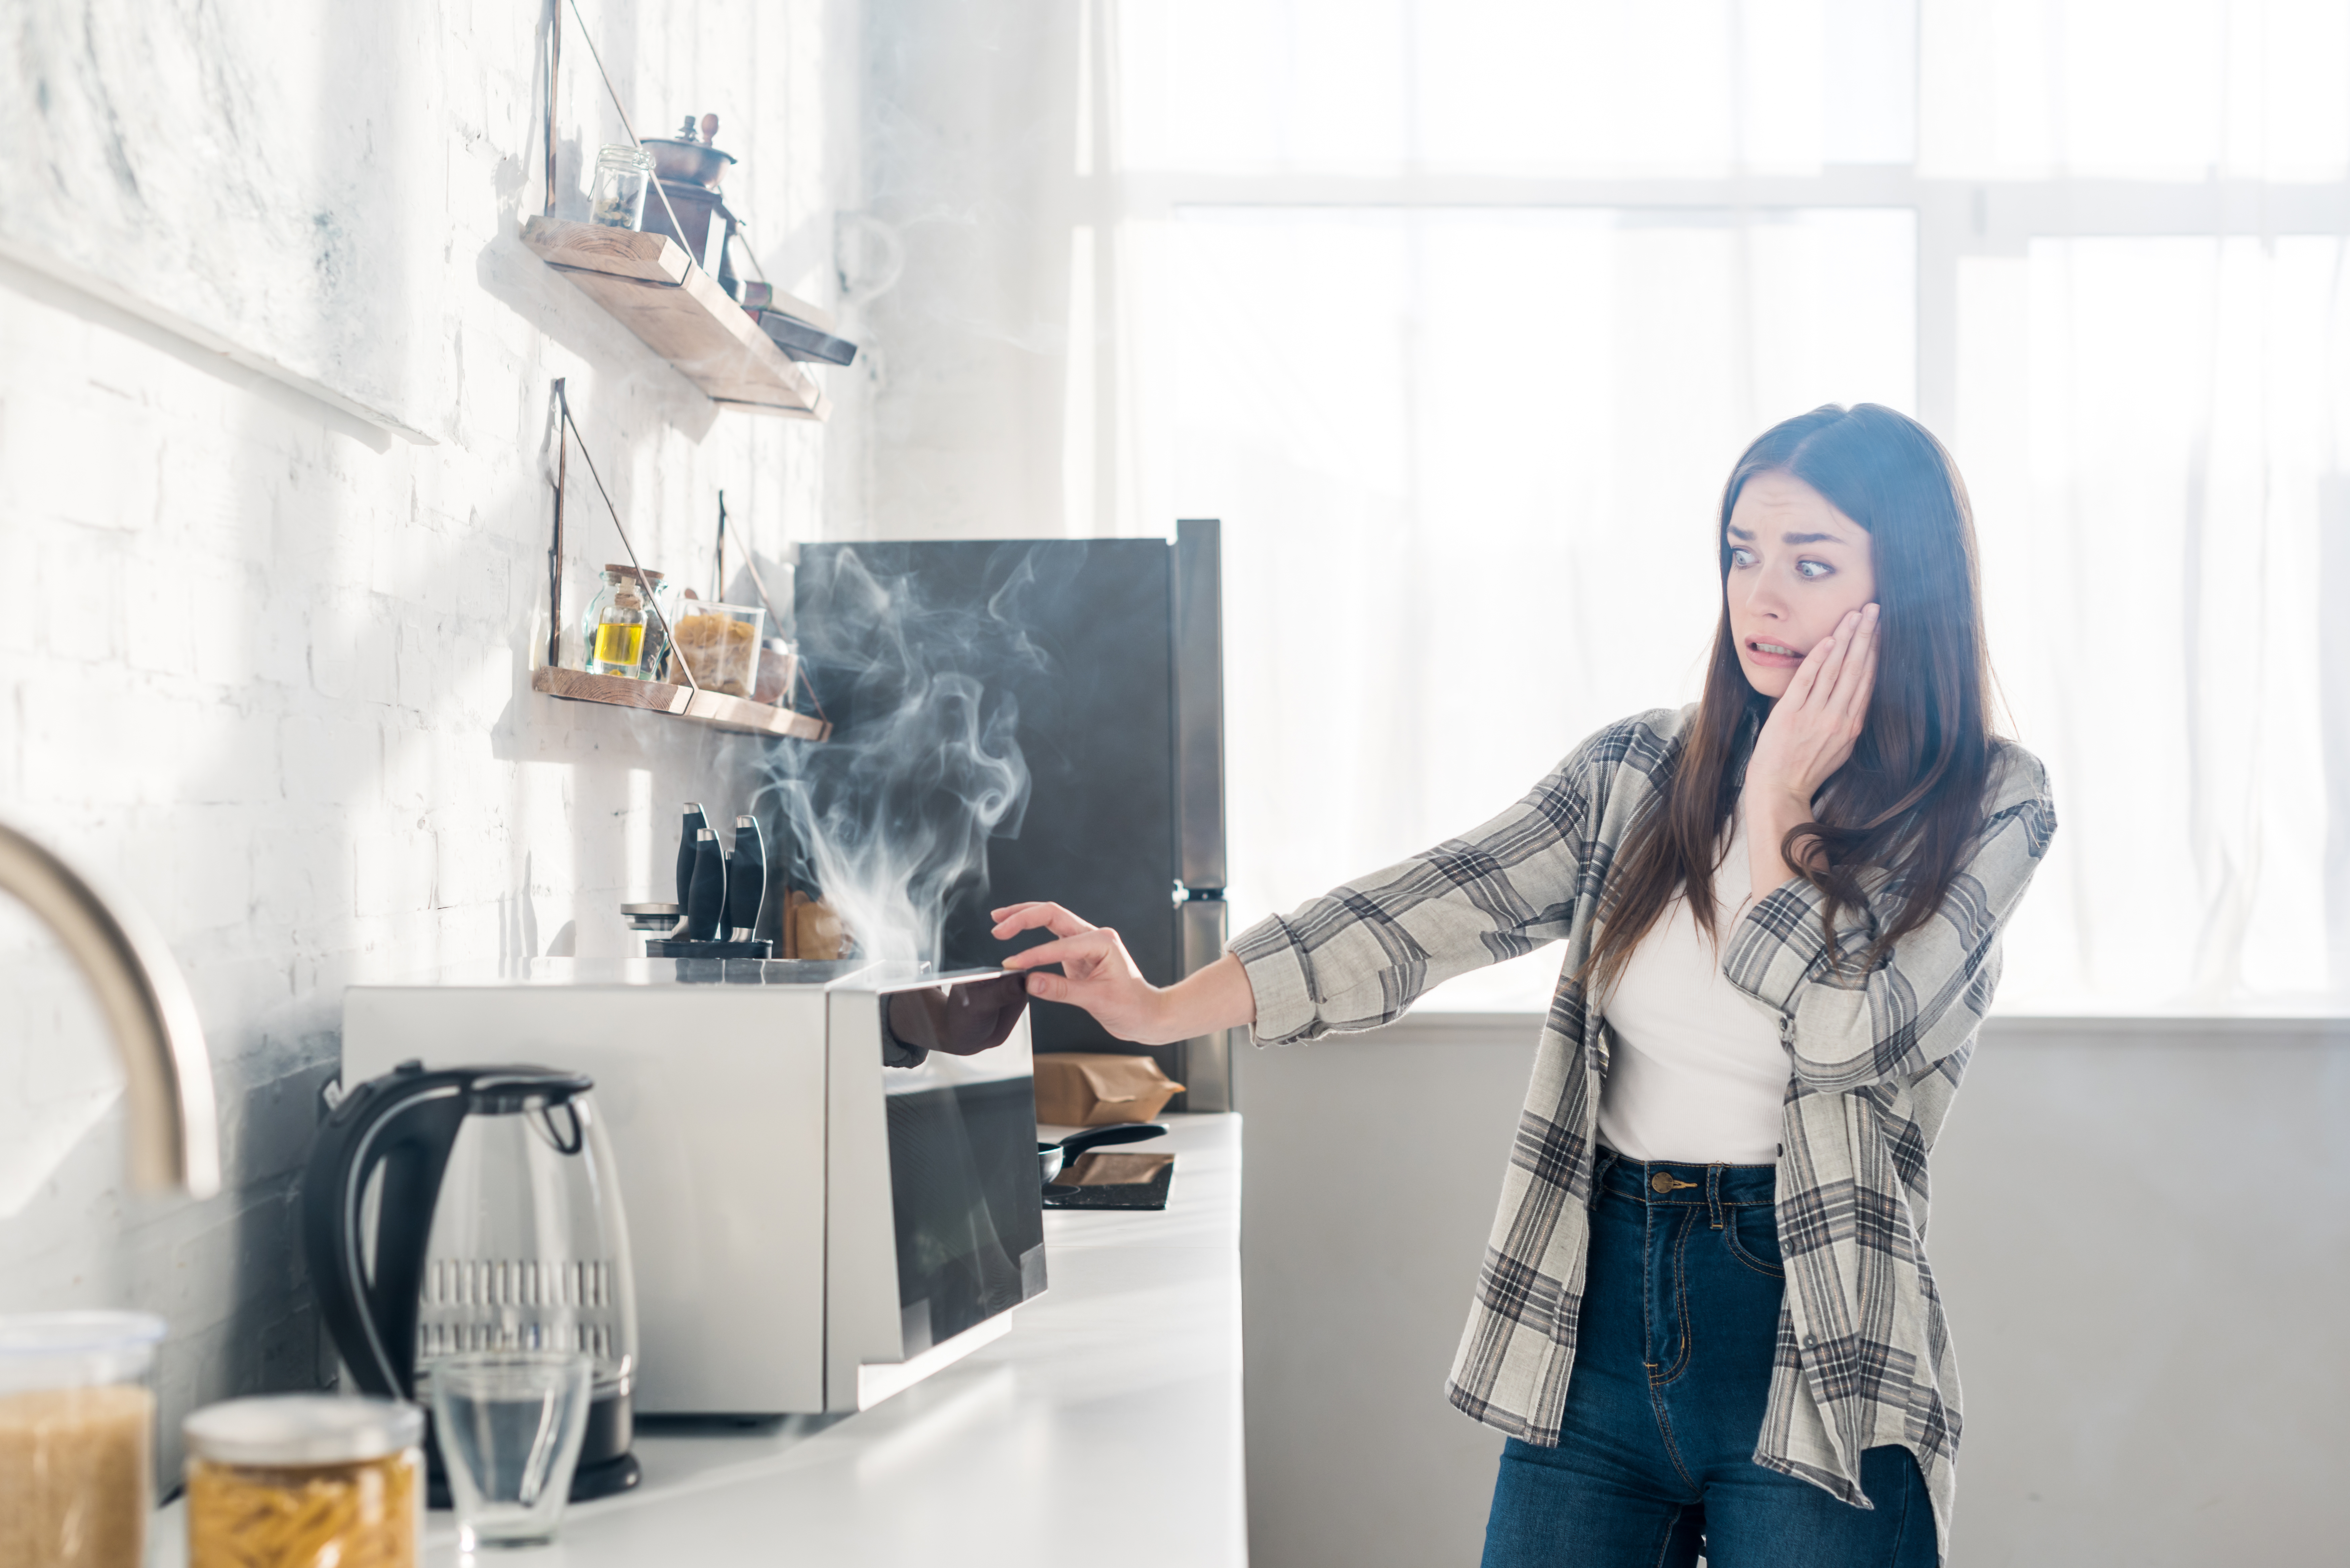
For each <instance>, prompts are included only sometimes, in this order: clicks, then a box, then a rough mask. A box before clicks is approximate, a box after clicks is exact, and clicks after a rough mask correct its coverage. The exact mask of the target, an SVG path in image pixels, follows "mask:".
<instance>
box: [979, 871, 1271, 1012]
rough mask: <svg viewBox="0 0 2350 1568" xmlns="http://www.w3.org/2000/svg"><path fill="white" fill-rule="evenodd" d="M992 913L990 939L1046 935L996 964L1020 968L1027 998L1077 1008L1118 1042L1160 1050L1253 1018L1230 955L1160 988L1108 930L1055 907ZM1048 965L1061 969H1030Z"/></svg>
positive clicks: (1252, 1004) (1250, 996)
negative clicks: (1042, 971)
mask: <svg viewBox="0 0 2350 1568" xmlns="http://www.w3.org/2000/svg"><path fill="white" fill-rule="evenodd" d="M992 913H993V915H994V917H995V930H994V936H995V939H996V940H998V941H1008V940H1011V939H1012V938H1014V937H1016V936H1018V935H1019V934H1020V933H1021V932H1023V931H1034V930H1047V931H1050V932H1052V933H1053V936H1054V938H1055V940H1053V941H1049V942H1045V943H1043V944H1041V945H1039V946H1036V947H1033V948H1027V949H1024V950H1021V951H1019V952H1016V953H1014V954H1012V955H1011V956H1010V957H1008V958H1006V959H1005V960H1004V961H1003V967H1004V968H1006V969H1009V970H1020V971H1027V975H1026V978H1027V982H1028V994H1029V995H1030V996H1033V997H1035V998H1037V999H1038V1000H1040V1001H1044V1002H1068V1003H1070V1004H1071V1005H1072V1006H1076V1007H1082V1008H1084V1009H1085V1010H1086V1011H1087V1012H1090V1013H1092V1014H1093V1016H1094V1020H1095V1022H1096V1023H1099V1024H1100V1025H1101V1026H1102V1027H1103V1028H1104V1029H1107V1030H1108V1031H1109V1032H1110V1033H1111V1034H1113V1035H1115V1036H1116V1037H1117V1038H1118V1039H1120V1040H1128V1041H1132V1042H1133V1043H1134V1044H1138V1045H1167V1044H1172V1043H1174V1042H1175V1041H1178V1040H1189V1039H1191V1038H1192V1037H1193V1036H1195V1035H1200V1034H1206V1033H1211V1032H1212V1031H1214V1030H1218V1029H1232V1028H1236V1027H1238V1026H1239V1025H1241V1024H1243V1023H1250V1022H1252V1021H1253V1020H1254V1019H1255V1017H1256V996H1255V993H1254V992H1252V991H1251V990H1250V989H1249V983H1248V973H1247V971H1244V970H1243V969H1242V968H1241V961H1240V960H1238V959H1236V958H1234V957H1232V955H1231V954H1230V953H1226V954H1225V955H1224V956H1223V957H1222V958H1221V959H1218V960H1217V961H1215V962H1214V963H1212V964H1210V965H1209V966H1208V967H1207V968H1206V969H1203V970H1201V971H1200V972H1199V973H1197V974H1195V975H1192V976H1191V977H1190V978H1189V979H1186V980H1183V981H1179V982H1178V983H1176V984H1174V985H1170V986H1168V987H1166V988H1165V989H1163V990H1162V989H1161V988H1159V987H1158V986H1155V985H1153V984H1151V983H1150V982H1149V981H1147V980H1145V979H1143V978H1142V971H1141V969H1140V967H1139V966H1138V965H1137V964H1136V963H1135V961H1134V956H1133V955H1132V954H1131V953H1129V952H1128V951H1127V950H1126V943H1124V942H1123V941H1121V940H1118V933H1117V932H1116V931H1114V930H1111V929H1109V928H1108V927H1107V926H1097V925H1093V924H1090V923H1089V922H1087V921H1085V920H1081V919H1078V918H1077V917H1076V916H1075V915H1073V914H1071V913H1069V911H1068V910H1066V909H1063V908H1061V906H1060V905H1058V904H1045V903H1035V904H1012V905H1007V906H1006V907H1004V908H1003V909H996V910H993V911H992ZM1054 963H1056V964H1059V965H1060V966H1061V972H1060V973H1059V974H1039V973H1036V972H1035V971H1036V969H1037V967H1038V966H1039V965H1042V964H1054Z"/></svg>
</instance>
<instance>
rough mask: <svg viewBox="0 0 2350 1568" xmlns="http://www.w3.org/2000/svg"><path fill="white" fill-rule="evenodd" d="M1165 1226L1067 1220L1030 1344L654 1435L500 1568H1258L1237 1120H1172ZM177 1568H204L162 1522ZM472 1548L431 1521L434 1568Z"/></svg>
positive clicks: (169, 1561)
mask: <svg viewBox="0 0 2350 1568" xmlns="http://www.w3.org/2000/svg"><path fill="white" fill-rule="evenodd" d="M1165 1119H1166V1121H1167V1123H1168V1125H1169V1127H1170V1133H1169V1135H1168V1137H1166V1138H1164V1139H1161V1140H1158V1141H1155V1142H1153V1143H1150V1144H1148V1145H1145V1146H1142V1150H1138V1152H1142V1151H1144V1150H1148V1151H1157V1150H1167V1151H1170V1152H1172V1153H1174V1154H1176V1155H1177V1156H1178V1157H1179V1158H1177V1160H1176V1162H1175V1179H1174V1185H1173V1188H1172V1189H1171V1190H1170V1194H1169V1200H1168V1207H1167V1209H1166V1210H1164V1211H1163V1212H1159V1213H1148V1212H1135V1211H1131V1210H1128V1211H1118V1210H1091V1211H1088V1210H1046V1211H1045V1261H1046V1267H1047V1269H1048V1270H1049V1271H1050V1288H1049V1289H1048V1290H1047V1291H1046V1293H1045V1295H1044V1296H1042V1297H1041V1298H1039V1299H1038V1300H1036V1301H1035V1302H1032V1303H1029V1304H1028V1305H1026V1306H1024V1307H1022V1308H1020V1309H1019V1312H1018V1314H1017V1317H1016V1319H1015V1321H1014V1324H1013V1328H1012V1332H1011V1333H1010V1334H1006V1335H1005V1336H1004V1337H1003V1338H1002V1339H999V1340H996V1341H995V1342H994V1343H993V1344H990V1345H983V1346H982V1347H981V1348H980V1349H978V1350H976V1351H974V1352H973V1353H972V1355H969V1356H967V1357H965V1358H964V1359H963V1360H962V1361H960V1362H957V1363H956V1364H955V1365H953V1366H950V1367H947V1368H946V1369H945V1370H943V1371H941V1372H940V1373H938V1374H936V1375H934V1376H931V1378H929V1379H928V1380H926V1381H924V1382H922V1383H920V1384H917V1385H916V1386H914V1387H912V1388H910V1389H909V1390H907V1391H906V1392H905V1393H903V1394H900V1395H898V1396H897V1397H895V1398H892V1399H889V1400H886V1401H884V1402H883V1403H882V1404H880V1405H878V1406H876V1407H874V1408H872V1409H870V1410H867V1411H865V1412H863V1413H862V1414H860V1415H857V1416H852V1417H841V1418H832V1419H830V1420H829V1422H828V1423H827V1422H825V1421H821V1420H810V1419H799V1418H795V1420H793V1421H791V1422H789V1423H786V1424H785V1426H784V1427H783V1428H781V1429H780V1430H766V1431H747V1432H726V1433H723V1434H712V1435H708V1436H704V1435H699V1434H697V1435H691V1436H682V1435H674V1434H671V1433H660V1434H651V1433H646V1432H643V1431H639V1435H638V1439H637V1445H636V1451H637V1455H638V1458H639V1460H640V1461H641V1462H642V1464H643V1465H644V1481H643V1483H642V1485H640V1486H639V1488H638V1489H637V1490H634V1491H632V1492H630V1493H629V1494H628V1495H626V1496H624V1497H617V1498H611V1499H608V1500H606V1501H602V1502H594V1503H586V1504H582V1505H580V1506H579V1507H577V1508H574V1509H572V1510H571V1511H570V1512H569V1513H568V1514H567V1516H566V1517H565V1520H564V1524H563V1534H562V1539H561V1540H560V1541H559V1542H556V1544H555V1545H553V1546H551V1547H548V1548H546V1549H544V1550H540V1551H533V1552H499V1553H496V1554H494V1556H493V1555H489V1554H484V1556H483V1557H482V1558H481V1559H480V1560H479V1561H481V1562H482V1563H495V1564H499V1565H502V1568H623V1565H626V1568H654V1565H660V1568H671V1565H675V1564H692V1565H693V1568H730V1565H732V1564H736V1563H743V1564H750V1563H757V1564H760V1565H762V1568H766V1565H769V1564H773V1563H777V1562H779V1561H790V1562H795V1563H824V1564H826V1565H827V1568H836V1565H837V1568H847V1565H851V1564H873V1565H875V1568H883V1565H887V1568H899V1565H902V1564H917V1563H942V1564H949V1565H951V1568H993V1565H995V1564H1003V1565H1005V1568H1012V1565H1014V1564H1016V1565H1017V1568H1037V1565H1038V1564H1040V1563H1073V1562H1078V1561H1083V1560H1114V1561H1116V1562H1117V1563H1119V1564H1120V1568H1153V1565H1158V1564H1164V1565H1166V1568H1222V1565H1224V1564H1231V1565H1232V1568H1240V1565H1242V1564H1244V1563H1246V1562H1247V1561H1248V1525H1247V1511H1246V1504H1245V1499H1244V1495H1243V1464H1242V1449H1241V1442H1242V1428H1241V1269H1240V1207H1241V1205H1240V1165H1241V1137H1240V1118H1239V1117H1238V1116H1169V1117H1167V1118H1165ZM159 1525H160V1528H159V1530H158V1535H159V1536H160V1538H161V1539H160V1540H159V1541H158V1542H157V1543H156V1544H157V1546H158V1548H159V1550H157V1551H156V1552H154V1553H153V1555H152V1558H151V1561H152V1562H153V1563H155V1564H156V1565H157V1568H178V1565H179V1564H181V1563H184V1561H185V1558H184V1548H183V1546H182V1536H183V1533H184V1528H185V1527H184V1526H183V1525H182V1523H181V1520H180V1510H179V1509H178V1508H177V1507H176V1506H174V1507H173V1508H172V1509H169V1510H167V1511H165V1513H164V1515H163V1517H162V1519H161V1520H160V1521H159ZM455 1536H456V1531H455V1526H454V1524H453V1522H452V1520H451V1517H450V1516H449V1515H448V1514H446V1513H435V1514H433V1515H432V1521H431V1525H430V1527H429V1536H428V1542H429V1544H428V1551H427V1552H426V1558H425V1560H426V1562H427V1563H433V1564H442V1563H456V1562H457V1561H459V1559H458V1558H457V1555H456V1551H455Z"/></svg>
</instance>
